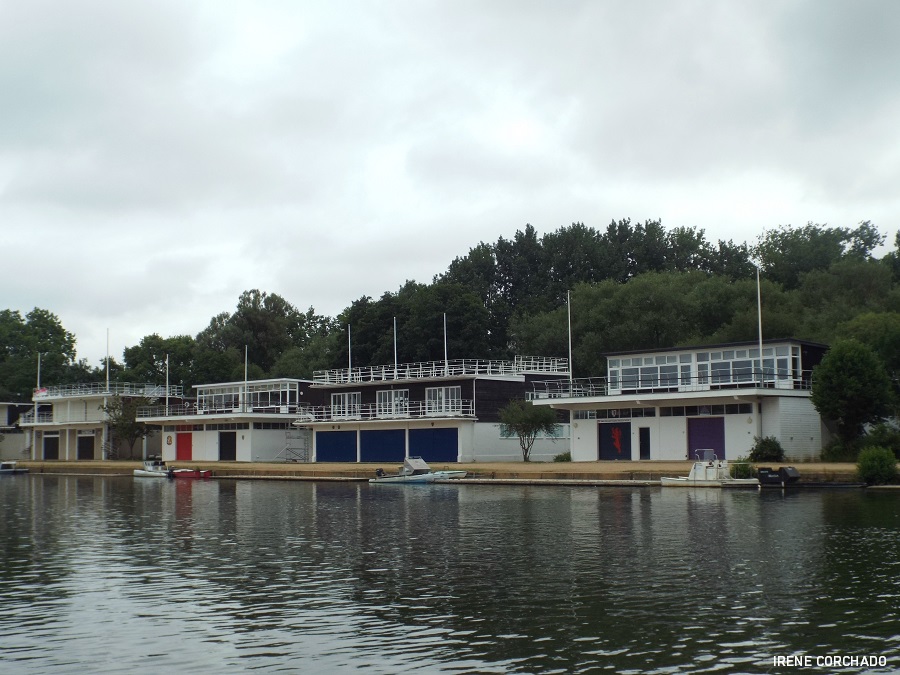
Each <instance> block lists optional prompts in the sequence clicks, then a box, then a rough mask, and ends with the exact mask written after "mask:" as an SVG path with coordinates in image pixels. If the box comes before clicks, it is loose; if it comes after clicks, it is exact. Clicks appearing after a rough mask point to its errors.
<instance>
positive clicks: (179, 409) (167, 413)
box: [137, 403, 305, 419]
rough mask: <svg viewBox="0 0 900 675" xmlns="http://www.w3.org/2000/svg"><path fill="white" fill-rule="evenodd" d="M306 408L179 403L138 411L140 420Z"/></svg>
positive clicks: (291, 411) (276, 412) (280, 412)
mask: <svg viewBox="0 0 900 675" xmlns="http://www.w3.org/2000/svg"><path fill="white" fill-rule="evenodd" d="M304 407H305V406H300V405H297V404H292V405H264V406H263V405H253V404H252V403H235V404H234V405H230V404H229V405H227V406H205V405H195V404H193V403H178V404H170V405H168V406H166V405H148V406H141V407H140V408H138V409H137V418H138V419H148V418H151V417H185V416H191V415H237V414H249V413H253V414H264V415H295V414H297V412H298V411H300V410H303V409H304Z"/></svg>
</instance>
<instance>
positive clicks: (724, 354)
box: [722, 349, 734, 361]
mask: <svg viewBox="0 0 900 675" xmlns="http://www.w3.org/2000/svg"><path fill="white" fill-rule="evenodd" d="M722 358H723V359H725V360H726V361H730V360H731V359H733V358H734V350H733V349H731V350H729V351H727V352H722Z"/></svg>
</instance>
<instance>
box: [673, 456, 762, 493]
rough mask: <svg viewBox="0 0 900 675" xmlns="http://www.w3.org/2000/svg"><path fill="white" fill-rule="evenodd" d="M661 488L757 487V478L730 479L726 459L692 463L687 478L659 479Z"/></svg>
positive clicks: (729, 469) (729, 468)
mask: <svg viewBox="0 0 900 675" xmlns="http://www.w3.org/2000/svg"><path fill="white" fill-rule="evenodd" d="M659 483H660V485H662V486H663V487H714V488H724V487H758V486H759V480H758V479H757V478H732V477H731V467H730V466H729V465H728V460H727V459H708V460H700V461H697V462H694V465H693V466H692V467H691V472H690V473H689V474H688V475H687V476H678V477H674V478H670V477H663V478H660V479H659Z"/></svg>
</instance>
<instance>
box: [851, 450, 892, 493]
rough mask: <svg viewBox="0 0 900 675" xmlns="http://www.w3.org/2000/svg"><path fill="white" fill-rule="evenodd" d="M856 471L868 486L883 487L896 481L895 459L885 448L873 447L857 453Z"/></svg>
mask: <svg viewBox="0 0 900 675" xmlns="http://www.w3.org/2000/svg"><path fill="white" fill-rule="evenodd" d="M856 470H857V472H858V473H859V477H860V479H861V480H863V481H865V482H866V484H868V485H884V484H885V483H894V482H896V481H897V458H896V457H894V453H893V452H891V451H890V450H888V449H887V448H881V447H878V446H873V447H869V448H863V450H862V452H860V453H859V462H857V464H856Z"/></svg>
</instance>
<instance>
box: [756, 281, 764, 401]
mask: <svg viewBox="0 0 900 675" xmlns="http://www.w3.org/2000/svg"><path fill="white" fill-rule="evenodd" d="M756 318H757V321H758V322H759V386H760V388H762V387H763V386H764V384H765V375H764V372H765V371H764V369H763V336H762V291H761V290H760V284H759V267H757V268H756Z"/></svg>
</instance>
